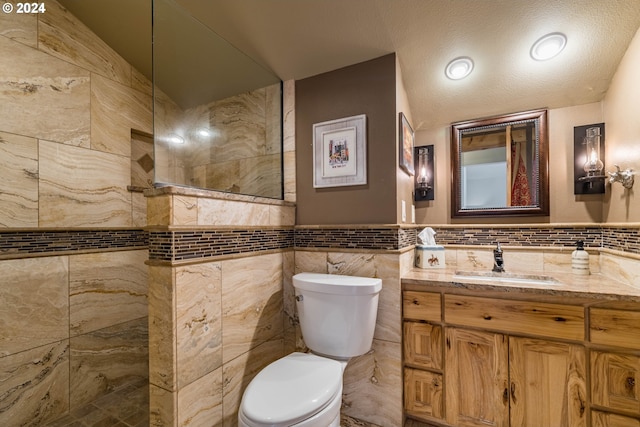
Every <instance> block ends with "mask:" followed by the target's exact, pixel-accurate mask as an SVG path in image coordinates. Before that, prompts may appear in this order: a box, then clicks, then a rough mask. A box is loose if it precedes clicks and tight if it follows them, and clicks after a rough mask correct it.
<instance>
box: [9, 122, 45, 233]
mask: <svg viewBox="0 0 640 427" xmlns="http://www.w3.org/2000/svg"><path fill="white" fill-rule="evenodd" d="M0 169H1V170H2V180H0V227H37V226H38V141H37V140H36V139H33V138H26V137H23V136H19V135H13V134H10V133H3V132H0Z"/></svg>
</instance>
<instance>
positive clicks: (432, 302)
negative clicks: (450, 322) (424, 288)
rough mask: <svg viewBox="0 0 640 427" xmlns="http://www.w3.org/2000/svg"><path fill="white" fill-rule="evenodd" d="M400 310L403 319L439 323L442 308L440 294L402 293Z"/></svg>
mask: <svg viewBox="0 0 640 427" xmlns="http://www.w3.org/2000/svg"><path fill="white" fill-rule="evenodd" d="M402 310H403V316H404V318H405V319H414V320H426V321H430V322H440V321H441V320H442V306H441V304H440V294H437V293H434V292H417V291H404V292H403V294H402Z"/></svg>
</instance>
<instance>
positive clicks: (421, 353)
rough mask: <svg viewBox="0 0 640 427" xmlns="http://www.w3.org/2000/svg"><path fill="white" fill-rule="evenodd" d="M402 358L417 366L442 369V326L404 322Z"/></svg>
mask: <svg viewBox="0 0 640 427" xmlns="http://www.w3.org/2000/svg"><path fill="white" fill-rule="evenodd" d="M404 359H405V363H407V364H410V365H414V366H416V367H419V368H427V369H442V327H440V326H435V325H430V324H428V323H416V322H404Z"/></svg>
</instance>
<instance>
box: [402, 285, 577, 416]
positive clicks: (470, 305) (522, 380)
mask: <svg viewBox="0 0 640 427" xmlns="http://www.w3.org/2000/svg"><path fill="white" fill-rule="evenodd" d="M419 293H420V292H415V291H405V292H404V304H403V309H404V310H405V311H404V319H405V321H404V340H405V345H404V349H405V381H406V380H407V379H409V380H411V381H413V385H411V386H407V384H406V383H405V411H406V414H407V415H408V416H410V417H415V418H419V419H421V420H424V421H427V422H433V423H437V424H438V425H443V426H456V427H458V426H460V427H472V426H473V427H475V426H483V427H487V426H496V427H508V426H518V427H527V426H531V427H534V426H535V427H540V426H566V427H586V426H587V410H588V407H587V387H586V384H587V383H586V375H587V374H586V371H587V368H586V364H585V363H586V362H585V360H586V350H585V347H584V346H583V345H580V344H579V343H575V342H572V341H582V340H584V332H585V328H584V325H585V323H584V308H583V307H580V306H572V305H563V304H549V303H536V302H530V301H518V300H511V299H509V300H506V299H493V298H485V297H478V296H470V295H469V296H467V295H449V294H446V293H444V294H443V295H442V303H443V304H442V312H440V309H437V314H435V315H433V314H431V315H427V314H422V315H421V314H418V313H419V312H420V310H416V308H417V307H416V306H423V307H427V306H430V307H431V309H434V310H436V309H435V308H434V307H433V304H434V302H435V301H440V299H439V297H440V295H438V294H437V293H430V295H429V298H428V300H429V302H430V303H429V304H425V303H423V302H422V301H423V299H424V298H422V297H420V296H419V295H416V294H419ZM407 309H408V313H409V316H407ZM427 317H428V318H429V319H430V320H426V318H427ZM440 317H441V318H442V320H437V319H440ZM420 322H422V323H420ZM418 325H426V326H418ZM434 330H442V331H443V332H444V335H443V337H444V345H443V351H444V358H443V363H442V365H441V366H436V365H433V360H434V359H435V358H434V357H433V354H431V356H430V357H429V358H427V359H426V364H424V365H421V364H420V362H419V361H417V359H416V358H415V357H416V354H417V353H424V352H427V351H426V349H430V350H429V351H430V352H431V353H433V351H434V349H435V348H437V346H436V345H434V342H437V341H438V340H437V339H434V337H435V336H436V335H435V334H434V333H433V331H434ZM558 338H560V342H559V341H558ZM563 340H564V341H568V342H561V341H563ZM420 343H421V344H420ZM415 347H419V348H421V349H423V350H424V351H416V349H415ZM408 355H409V357H411V358H413V359H412V360H410V359H409V358H408V357H407V356H408ZM419 358H420V359H424V358H423V356H422V355H421V354H420V355H419ZM416 371H422V372H427V373H428V374H426V375H425V376H424V377H422V376H421V375H422V374H418V373H417V372H416ZM440 374H442V375H441V376H440ZM434 376H435V377H437V378H438V379H440V378H442V379H443V381H444V382H443V384H442V385H441V387H443V389H444V392H445V394H444V402H442V404H443V408H444V410H443V411H442V412H439V411H434V410H433V408H432V406H433V404H432V402H434V401H435V400H434V399H433V398H431V400H429V402H430V405H431V406H429V407H428V410H424V411H422V409H424V407H426V405H424V404H423V403H421V402H420V404H421V405H422V406H417V403H418V402H417V400H418V399H419V398H422V399H423V400H424V397H423V396H425V395H426V394H427V393H426V392H425V390H427V389H428V387H426V386H424V385H423V386H422V390H423V392H422V393H420V392H418V388H420V384H423V383H424V382H428V381H432V383H431V384H433V379H434V378H435V377H434ZM416 378H420V381H422V383H421V382H420V381H416ZM438 384H439V383H438ZM434 391H435V388H434V387H432V388H431V393H432V396H433V393H434ZM438 391H439V390H438ZM437 402H438V404H440V400H437Z"/></svg>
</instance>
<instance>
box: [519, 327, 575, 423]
mask: <svg viewBox="0 0 640 427" xmlns="http://www.w3.org/2000/svg"><path fill="white" fill-rule="evenodd" d="M509 369H510V371H509V373H510V377H511V384H510V397H511V425H512V426H519V427H540V426H563V427H584V426H586V425H587V424H586V421H587V414H586V406H587V403H586V396H587V393H586V380H585V378H586V377H585V349H584V347H582V346H578V345H574V344H563V343H555V342H550V341H543V340H535V339H528V338H516V337H510V338H509Z"/></svg>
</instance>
